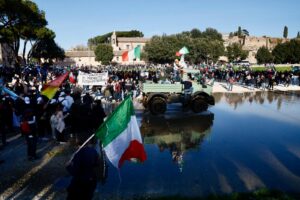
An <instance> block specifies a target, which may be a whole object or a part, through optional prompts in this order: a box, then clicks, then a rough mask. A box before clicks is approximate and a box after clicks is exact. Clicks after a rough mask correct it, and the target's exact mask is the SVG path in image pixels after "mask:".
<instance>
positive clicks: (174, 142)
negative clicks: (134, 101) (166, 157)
mask: <svg viewBox="0 0 300 200" xmlns="http://www.w3.org/2000/svg"><path fill="white" fill-rule="evenodd" d="M213 119H214V114H207V115H188V116H182V117H180V118H178V117H176V118H170V119H167V118H165V117H157V116H152V115H147V116H144V118H143V120H142V125H141V133H142V135H143V137H144V143H145V144H156V145H157V146H158V148H159V150H160V151H161V152H163V151H165V150H167V149H168V150H169V151H170V154H171V156H172V160H173V161H174V162H175V163H177V164H178V167H179V170H180V172H182V170H183V164H184V160H183V156H184V153H185V152H186V151H187V150H189V149H197V148H199V145H200V143H201V142H202V141H203V139H204V137H205V136H208V135H209V133H210V131H211V130H210V128H211V126H212V124H213Z"/></svg>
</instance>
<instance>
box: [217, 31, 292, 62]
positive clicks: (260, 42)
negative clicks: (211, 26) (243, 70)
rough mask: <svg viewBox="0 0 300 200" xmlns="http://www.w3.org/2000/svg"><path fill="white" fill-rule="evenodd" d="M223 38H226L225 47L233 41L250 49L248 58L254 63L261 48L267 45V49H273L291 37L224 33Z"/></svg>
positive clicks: (245, 48)
mask: <svg viewBox="0 0 300 200" xmlns="http://www.w3.org/2000/svg"><path fill="white" fill-rule="evenodd" d="M223 40H224V46H225V48H226V47H227V46H228V45H231V44H233V43H238V44H241V45H242V46H243V49H244V50H247V51H249V54H248V57H247V59H246V60H247V61H249V62H250V63H252V64H255V63H257V60H256V58H255V56H256V54H257V51H258V49H259V48H261V47H263V46H265V47H266V48H267V49H269V51H272V50H273V49H274V48H275V46H276V45H277V44H280V43H285V42H287V41H289V39H285V38H272V37H267V36H264V37H255V36H245V38H244V37H238V36H233V37H229V35H223Z"/></svg>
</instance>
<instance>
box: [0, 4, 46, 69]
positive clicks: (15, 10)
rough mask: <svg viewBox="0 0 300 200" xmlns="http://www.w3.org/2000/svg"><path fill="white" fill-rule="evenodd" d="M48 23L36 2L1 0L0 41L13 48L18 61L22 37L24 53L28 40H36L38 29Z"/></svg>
mask: <svg viewBox="0 0 300 200" xmlns="http://www.w3.org/2000/svg"><path fill="white" fill-rule="evenodd" d="M46 25H47V21H46V19H45V13H44V12H43V11H41V10H39V8H38V6H37V5H36V3H34V2H32V1H29V0H1V1H0V42H4V43H6V44H7V45H8V46H9V47H10V48H11V50H12V52H13V53H14V59H15V61H16V62H17V63H18V59H17V58H18V52H19V48H20V39H23V40H25V45H24V50H23V54H24V53H25V48H26V43H27V41H28V40H35V39H36V38H37V34H36V33H37V30H38V29H40V28H42V27H45V26H46ZM23 57H24V56H23Z"/></svg>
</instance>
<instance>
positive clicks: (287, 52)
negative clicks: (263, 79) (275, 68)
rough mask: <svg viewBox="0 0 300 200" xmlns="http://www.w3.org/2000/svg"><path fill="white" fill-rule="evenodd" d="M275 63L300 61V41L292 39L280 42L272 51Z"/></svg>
mask: <svg viewBox="0 0 300 200" xmlns="http://www.w3.org/2000/svg"><path fill="white" fill-rule="evenodd" d="M272 55H273V56H274V62H275V63H299V62H300V41H299V40H291V41H289V42H286V43H282V44H278V45H277V46H276V47H275V48H274V49H273V51H272Z"/></svg>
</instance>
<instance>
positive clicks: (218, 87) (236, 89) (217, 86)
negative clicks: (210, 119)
mask: <svg viewBox="0 0 300 200" xmlns="http://www.w3.org/2000/svg"><path fill="white" fill-rule="evenodd" d="M258 91H264V90H262V89H257V88H250V87H247V86H245V85H238V84H234V85H233V89H232V91H228V90H227V83H225V82H215V83H214V87H213V93H244V92H258ZM265 91H266V90H265ZM267 91H268V90H267ZM274 91H300V86H295V85H290V86H289V87H284V86H283V85H281V84H279V85H276V86H274Z"/></svg>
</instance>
